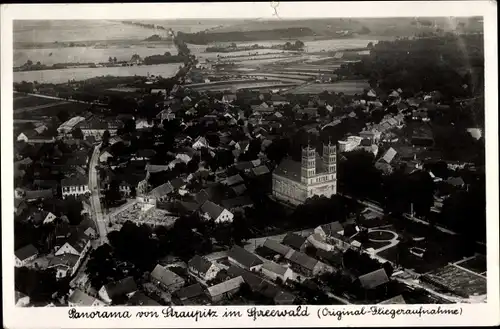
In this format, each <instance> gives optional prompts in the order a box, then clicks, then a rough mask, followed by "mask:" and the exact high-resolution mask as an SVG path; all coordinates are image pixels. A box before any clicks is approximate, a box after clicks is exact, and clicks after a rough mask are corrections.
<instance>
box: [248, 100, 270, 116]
mask: <svg viewBox="0 0 500 329" xmlns="http://www.w3.org/2000/svg"><path fill="white" fill-rule="evenodd" d="M252 110H253V111H254V112H257V113H259V114H273V113H274V107H273V106H269V105H267V103H266V102H262V103H261V104H259V105H252Z"/></svg>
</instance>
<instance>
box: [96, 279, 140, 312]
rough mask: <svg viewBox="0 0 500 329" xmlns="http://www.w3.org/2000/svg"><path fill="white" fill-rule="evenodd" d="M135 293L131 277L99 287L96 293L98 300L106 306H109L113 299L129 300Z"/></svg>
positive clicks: (135, 287) (135, 288) (134, 285)
mask: <svg viewBox="0 0 500 329" xmlns="http://www.w3.org/2000/svg"><path fill="white" fill-rule="evenodd" d="M136 291H137V284H136V283H135V281H134V278H133V277H132V276H129V277H126V278H124V279H122V280H120V281H116V282H111V283H108V284H106V285H104V286H102V287H101V289H100V290H99V292H98V296H99V298H100V299H101V300H102V301H104V302H105V303H106V304H108V305H109V304H111V303H112V301H113V300H114V299H115V298H117V297H118V298H119V297H127V298H129V297H130V296H132V295H133V294H134V293H135V292H136Z"/></svg>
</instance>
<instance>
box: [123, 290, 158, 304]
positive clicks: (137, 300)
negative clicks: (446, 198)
mask: <svg viewBox="0 0 500 329" xmlns="http://www.w3.org/2000/svg"><path fill="white" fill-rule="evenodd" d="M127 305H128V306H160V304H159V303H157V302H156V301H155V300H154V299H151V298H149V297H148V296H146V295H145V294H144V293H143V292H141V291H138V292H136V293H135V294H133V295H132V297H130V299H129V300H128V302H127Z"/></svg>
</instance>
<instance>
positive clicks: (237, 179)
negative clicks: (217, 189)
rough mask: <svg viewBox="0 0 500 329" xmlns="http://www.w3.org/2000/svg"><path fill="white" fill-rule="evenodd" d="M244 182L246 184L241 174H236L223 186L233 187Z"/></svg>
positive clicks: (224, 182)
mask: <svg viewBox="0 0 500 329" xmlns="http://www.w3.org/2000/svg"><path fill="white" fill-rule="evenodd" d="M243 182H244V180H243V177H241V176H240V175H239V174H236V175H233V176H229V177H228V178H226V179H225V180H223V181H222V184H224V185H227V186H233V185H237V184H239V183H243Z"/></svg>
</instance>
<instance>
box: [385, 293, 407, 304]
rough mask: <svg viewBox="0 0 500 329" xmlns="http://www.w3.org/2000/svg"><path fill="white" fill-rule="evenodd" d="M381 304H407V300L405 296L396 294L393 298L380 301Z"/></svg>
mask: <svg viewBox="0 0 500 329" xmlns="http://www.w3.org/2000/svg"><path fill="white" fill-rule="evenodd" d="M379 304H385V305H404V304H406V300H405V299H404V298H403V296H401V295H397V296H394V297H392V298H389V299H387V300H384V301H383V302H380V303H379Z"/></svg>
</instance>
